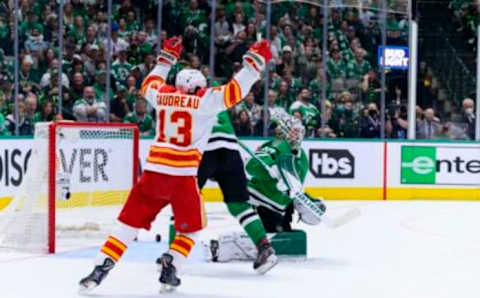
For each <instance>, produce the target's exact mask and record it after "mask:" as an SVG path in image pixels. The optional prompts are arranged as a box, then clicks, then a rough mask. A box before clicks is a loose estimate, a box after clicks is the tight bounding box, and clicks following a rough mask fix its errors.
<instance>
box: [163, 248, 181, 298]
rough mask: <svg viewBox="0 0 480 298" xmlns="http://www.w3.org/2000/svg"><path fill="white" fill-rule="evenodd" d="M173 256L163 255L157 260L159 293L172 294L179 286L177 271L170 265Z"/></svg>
mask: <svg viewBox="0 0 480 298" xmlns="http://www.w3.org/2000/svg"><path fill="white" fill-rule="evenodd" d="M172 262H173V256H172V255H171V254H168V253H164V254H163V255H162V257H160V258H158V259H157V264H158V266H159V268H158V269H159V271H160V279H159V281H160V284H161V288H160V292H172V291H174V290H175V288H176V287H178V286H179V285H180V279H179V278H178V277H177V269H176V268H175V266H174V265H173V264H172Z"/></svg>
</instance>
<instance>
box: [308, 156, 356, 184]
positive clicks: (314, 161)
mask: <svg viewBox="0 0 480 298" xmlns="http://www.w3.org/2000/svg"><path fill="white" fill-rule="evenodd" d="M309 155H310V171H311V172H312V174H313V176H314V177H315V178H353V175H354V171H355V158H354V157H353V155H352V154H350V152H349V151H348V150H336V149H311V150H310V154H309Z"/></svg>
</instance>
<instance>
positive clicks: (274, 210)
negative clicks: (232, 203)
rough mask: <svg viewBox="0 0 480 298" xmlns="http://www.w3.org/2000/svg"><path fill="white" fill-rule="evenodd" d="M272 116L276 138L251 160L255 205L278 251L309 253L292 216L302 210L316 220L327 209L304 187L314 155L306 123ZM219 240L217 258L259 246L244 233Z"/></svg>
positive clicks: (238, 256)
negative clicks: (306, 140)
mask: <svg viewBox="0 0 480 298" xmlns="http://www.w3.org/2000/svg"><path fill="white" fill-rule="evenodd" d="M272 121H274V122H275V123H276V125H277V127H276V130H275V133H276V138H275V139H274V140H272V141H268V142H266V143H264V144H262V145H261V146H260V147H259V148H258V150H257V151H256V152H255V153H254V154H253V153H250V154H251V155H252V157H251V158H250V160H249V161H248V162H247V164H246V172H247V179H248V182H247V188H248V192H249V197H250V204H252V205H253V206H255V209H256V211H257V213H258V215H259V216H260V219H261V221H262V223H263V225H264V227H265V230H266V231H267V232H268V233H269V238H270V242H271V244H272V246H273V247H274V249H275V251H276V253H277V255H284V256H293V257H295V256H300V257H304V256H306V234H305V232H303V231H301V230H293V229H292V227H291V223H292V215H293V213H294V212H297V213H298V216H299V218H300V220H301V221H302V222H304V223H306V224H309V225H316V224H319V223H320V221H321V216H322V215H323V213H324V212H325V209H326V208H325V205H324V204H323V202H322V200H319V199H313V198H311V197H310V196H308V195H307V194H305V193H304V192H303V191H302V185H303V182H304V180H305V177H306V174H307V171H308V159H307V156H306V154H305V151H304V150H303V149H302V148H301V142H302V140H303V137H304V134H305V128H304V127H303V125H302V123H301V122H300V120H298V119H295V118H294V117H292V116H290V115H288V114H287V113H285V112H279V113H275V114H274V115H272ZM242 147H243V146H242ZM244 149H246V148H244ZM246 150H248V149H246ZM215 241H217V242H216V245H217V246H218V248H217V249H216V251H215V258H216V260H218V261H220V262H222V261H223V262H226V261H230V260H247V259H253V258H254V257H255V252H256V250H255V246H254V245H253V243H252V242H251V241H250V239H249V238H248V236H247V235H246V234H244V233H243V232H238V233H237V232H234V233H232V232H230V233H226V234H222V235H220V236H219V238H218V239H216V240H215Z"/></svg>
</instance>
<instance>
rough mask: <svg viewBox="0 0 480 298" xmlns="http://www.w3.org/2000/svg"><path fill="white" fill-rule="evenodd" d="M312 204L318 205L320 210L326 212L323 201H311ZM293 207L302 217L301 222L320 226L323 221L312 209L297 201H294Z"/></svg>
mask: <svg viewBox="0 0 480 298" xmlns="http://www.w3.org/2000/svg"><path fill="white" fill-rule="evenodd" d="M311 201H312V203H314V204H315V205H317V206H318V207H319V208H320V209H322V210H323V212H325V210H326V207H325V204H324V203H323V201H322V200H321V199H311ZM293 207H294V208H295V210H296V211H297V212H298V216H299V217H300V220H301V221H302V222H304V223H306V224H307V225H312V226H315V225H318V224H319V223H320V221H321V217H319V216H318V215H316V214H315V213H313V211H312V210H311V209H309V208H308V207H306V206H305V205H304V204H302V203H300V202H298V201H297V200H293Z"/></svg>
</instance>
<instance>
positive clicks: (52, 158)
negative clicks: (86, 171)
mask: <svg viewBox="0 0 480 298" xmlns="http://www.w3.org/2000/svg"><path fill="white" fill-rule="evenodd" d="M62 127H65V128H80V129H81V128H95V129H97V128H98V129H100V130H101V129H124V130H130V131H132V136H133V139H132V142H133V144H132V146H133V147H132V161H133V165H132V186H133V185H134V184H135V183H136V181H137V179H138V169H139V167H138V157H139V155H138V150H139V131H138V126H137V125H136V124H129V123H91V122H67V121H59V122H55V123H51V124H50V125H49V128H48V129H49V144H48V156H49V163H48V165H49V168H48V172H49V175H48V209H49V212H48V214H49V215H48V229H49V230H48V253H55V240H56V237H55V235H56V231H55V224H56V216H55V215H56V201H57V199H58V198H56V193H57V192H56V168H57V162H56V160H57V157H56V156H57V131H58V129H59V128H62Z"/></svg>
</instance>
